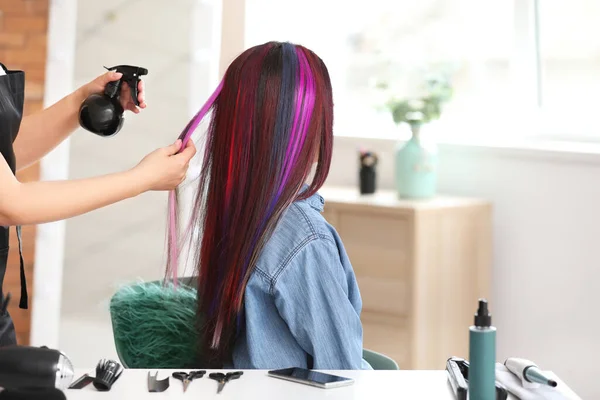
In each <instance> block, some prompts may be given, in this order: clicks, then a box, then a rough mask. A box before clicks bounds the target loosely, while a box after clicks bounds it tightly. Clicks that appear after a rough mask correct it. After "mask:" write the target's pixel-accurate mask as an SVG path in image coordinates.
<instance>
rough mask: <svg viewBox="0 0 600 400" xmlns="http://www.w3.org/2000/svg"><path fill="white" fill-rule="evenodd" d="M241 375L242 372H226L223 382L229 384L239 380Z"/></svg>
mask: <svg viewBox="0 0 600 400" xmlns="http://www.w3.org/2000/svg"><path fill="white" fill-rule="evenodd" d="M242 375H244V372H242V371H236V372H228V373H227V375H225V380H226V381H227V382H229V381H232V380H234V379H240V376H242Z"/></svg>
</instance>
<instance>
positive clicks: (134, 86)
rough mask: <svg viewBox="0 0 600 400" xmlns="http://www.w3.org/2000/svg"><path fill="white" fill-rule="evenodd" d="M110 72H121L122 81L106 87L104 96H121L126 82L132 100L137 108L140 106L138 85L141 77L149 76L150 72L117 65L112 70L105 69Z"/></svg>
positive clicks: (130, 66)
mask: <svg viewBox="0 0 600 400" xmlns="http://www.w3.org/2000/svg"><path fill="white" fill-rule="evenodd" d="M104 68H105V69H107V70H108V71H115V72H120V73H122V74H123V76H122V77H121V79H119V80H118V81H115V82H110V83H109V84H108V85H106V88H105V89H104V94H106V95H107V96H109V97H110V98H113V97H115V96H118V95H119V92H120V90H121V83H122V82H126V83H127V86H129V91H130V93H131V100H132V101H133V103H134V104H135V105H136V106H139V105H140V103H139V101H138V83H139V82H140V77H141V76H144V75H148V70H147V69H146V68H142V67H135V66H133V65H117V66H114V67H111V68H108V67H104Z"/></svg>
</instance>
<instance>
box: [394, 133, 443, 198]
mask: <svg viewBox="0 0 600 400" xmlns="http://www.w3.org/2000/svg"><path fill="white" fill-rule="evenodd" d="M420 128H421V126H420V125H419V124H413V125H411V130H412V137H411V138H410V140H409V141H408V142H406V143H404V144H399V145H398V147H397V148H396V189H397V191H398V196H399V197H401V198H406V199H428V198H431V197H434V196H435V194H436V190H437V168H438V150H437V146H436V145H435V143H432V142H424V141H423V140H422V139H421V135H420V130H421V129H420Z"/></svg>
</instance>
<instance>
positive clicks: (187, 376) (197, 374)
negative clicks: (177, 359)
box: [172, 371, 206, 381]
mask: <svg viewBox="0 0 600 400" xmlns="http://www.w3.org/2000/svg"><path fill="white" fill-rule="evenodd" d="M204 374H206V371H191V372H189V373H187V372H182V371H179V372H173V375H172V376H173V378H175V379H179V380H180V381H184V380H188V381H193V380H194V379H198V378H202V377H203V376H204Z"/></svg>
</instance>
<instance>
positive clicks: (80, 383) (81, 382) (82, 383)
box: [69, 374, 95, 389]
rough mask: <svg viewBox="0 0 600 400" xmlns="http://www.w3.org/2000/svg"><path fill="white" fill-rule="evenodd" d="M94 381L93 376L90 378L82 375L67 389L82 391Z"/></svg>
mask: <svg viewBox="0 0 600 400" xmlns="http://www.w3.org/2000/svg"><path fill="white" fill-rule="evenodd" d="M94 379H95V378H94V377H93V376H90V375H88V374H83V375H81V376H80V377H79V378H77V379H76V380H75V381H73V383H71V386H69V389H83V388H84V387H86V386H87V385H89V384H90V383H92V382H94Z"/></svg>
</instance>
